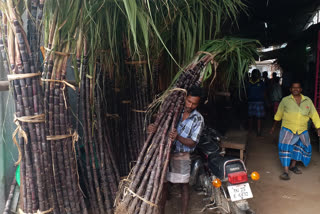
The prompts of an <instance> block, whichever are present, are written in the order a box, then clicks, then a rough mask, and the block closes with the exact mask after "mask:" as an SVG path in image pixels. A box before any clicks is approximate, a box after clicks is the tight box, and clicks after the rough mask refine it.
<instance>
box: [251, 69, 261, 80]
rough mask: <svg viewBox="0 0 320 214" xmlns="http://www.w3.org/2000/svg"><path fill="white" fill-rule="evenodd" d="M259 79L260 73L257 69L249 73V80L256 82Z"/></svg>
mask: <svg viewBox="0 0 320 214" xmlns="http://www.w3.org/2000/svg"><path fill="white" fill-rule="evenodd" d="M260 77H261V73H260V70H259V69H253V70H252V73H251V79H252V80H253V81H256V80H258V79H259V78H260Z"/></svg>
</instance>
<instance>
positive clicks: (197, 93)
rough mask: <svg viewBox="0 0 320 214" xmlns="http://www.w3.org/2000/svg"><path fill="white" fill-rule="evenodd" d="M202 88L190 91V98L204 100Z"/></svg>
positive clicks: (193, 87)
mask: <svg viewBox="0 0 320 214" xmlns="http://www.w3.org/2000/svg"><path fill="white" fill-rule="evenodd" d="M202 95H203V93H202V88H201V87H199V86H192V87H191V88H189V90H188V96H193V97H200V98H202Z"/></svg>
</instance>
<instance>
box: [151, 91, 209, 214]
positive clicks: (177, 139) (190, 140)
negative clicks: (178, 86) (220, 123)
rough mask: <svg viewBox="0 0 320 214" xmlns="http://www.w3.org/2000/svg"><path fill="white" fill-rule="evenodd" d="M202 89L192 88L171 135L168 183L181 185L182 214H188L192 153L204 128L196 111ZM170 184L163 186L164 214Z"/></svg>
mask: <svg viewBox="0 0 320 214" xmlns="http://www.w3.org/2000/svg"><path fill="white" fill-rule="evenodd" d="M201 94H202V89H201V88H200V87H195V86H194V87H191V89H190V90H189V91H188V94H187V97H186V99H185V107H184V110H183V112H182V114H181V116H180V120H179V122H178V125H177V129H175V130H174V131H172V132H170V133H169V137H170V139H171V140H172V141H174V143H173V148H172V153H171V157H170V163H169V169H168V173H167V181H168V182H171V183H174V184H180V185H181V193H182V194H181V195H182V214H186V213H187V208H188V200H189V178H190V171H191V160H190V152H192V151H193V150H194V149H195V146H196V145H197V143H198V142H199V138H200V135H201V132H202V129H203V126H204V119H203V117H202V115H201V114H200V113H199V112H198V111H197V110H196V108H197V107H198V105H199V103H200V99H201ZM156 128H157V127H155V126H154V125H153V124H151V125H150V126H149V127H148V131H149V132H155V131H156ZM168 182H166V183H165V184H164V186H163V193H162V199H161V202H160V213H164V208H165V203H166V200H167V189H168Z"/></svg>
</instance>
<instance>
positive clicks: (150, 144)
mask: <svg viewBox="0 0 320 214" xmlns="http://www.w3.org/2000/svg"><path fill="white" fill-rule="evenodd" d="M199 58H200V57H199ZM199 58H197V60H195V62H194V63H192V64H190V65H189V66H187V67H186V69H185V70H184V71H183V72H181V73H180V76H178V78H177V80H176V82H175V83H174V84H173V85H172V87H171V88H169V89H168V90H167V91H166V92H165V93H164V94H163V95H162V96H161V97H159V98H158V99H156V100H155V101H154V102H153V103H152V104H151V105H150V106H149V109H148V112H147V114H152V113H153V112H154V108H156V107H158V108H157V109H158V110H157V115H156V119H155V122H154V123H153V124H154V126H155V127H156V131H155V132H154V133H148V136H147V139H146V140H145V142H144V144H143V147H142V149H141V151H140V154H139V156H138V160H137V162H136V164H135V166H134V167H133V169H132V171H131V172H130V174H129V175H128V177H127V180H128V181H130V182H121V183H120V185H119V192H118V195H117V200H116V201H115V203H116V204H115V205H116V210H115V213H116V214H120V213H121V214H123V213H125V214H133V213H140V214H151V213H158V212H159V211H160V210H159V209H160V208H161V207H159V202H160V198H161V193H162V189H163V183H164V181H165V179H166V173H167V168H168V164H169V158H170V151H171V146H172V143H173V142H172V141H171V139H170V138H169V133H170V132H172V131H173V130H174V129H175V128H176V126H177V123H178V122H179V118H180V115H181V113H182V111H183V108H184V103H185V97H186V95H187V91H188V89H189V88H191V87H192V86H194V85H198V86H199V84H200V81H199V79H200V77H201V72H202V71H203V69H204V67H205V66H206V65H207V64H208V63H209V62H210V61H211V60H212V56H210V55H205V56H204V57H202V58H201V59H199ZM150 112H151V113H150Z"/></svg>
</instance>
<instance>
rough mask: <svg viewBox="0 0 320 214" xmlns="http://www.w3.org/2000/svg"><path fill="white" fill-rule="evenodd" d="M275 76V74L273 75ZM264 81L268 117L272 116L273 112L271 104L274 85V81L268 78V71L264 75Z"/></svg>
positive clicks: (265, 106) (265, 105)
mask: <svg viewBox="0 0 320 214" xmlns="http://www.w3.org/2000/svg"><path fill="white" fill-rule="evenodd" d="M272 74H273V73H272ZM262 79H263V82H264V85H265V96H264V108H265V112H266V115H270V114H271V112H272V102H271V97H270V94H271V90H270V89H271V87H272V83H273V79H269V77H268V71H264V72H263V73H262Z"/></svg>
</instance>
